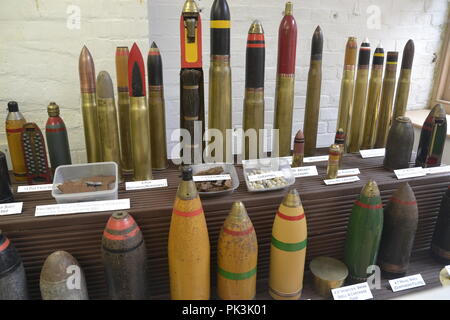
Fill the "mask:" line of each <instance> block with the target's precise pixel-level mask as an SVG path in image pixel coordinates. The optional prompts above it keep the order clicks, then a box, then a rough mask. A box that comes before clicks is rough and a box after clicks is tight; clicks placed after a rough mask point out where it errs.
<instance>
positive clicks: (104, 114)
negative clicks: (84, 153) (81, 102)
mask: <svg viewBox="0 0 450 320" xmlns="http://www.w3.org/2000/svg"><path fill="white" fill-rule="evenodd" d="M97 116H98V127H99V133H100V141H101V144H100V147H101V151H102V157H103V161H113V162H115V163H117V166H118V173H119V177H121V176H122V169H121V163H122V162H121V158H120V141H119V125H118V123H117V110H116V102H115V100H114V87H113V83H112V80H111V77H110V76H109V73H108V72H106V71H101V72H100V73H99V74H98V76H97Z"/></svg>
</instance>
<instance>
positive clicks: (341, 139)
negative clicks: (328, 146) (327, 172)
mask: <svg viewBox="0 0 450 320" xmlns="http://www.w3.org/2000/svg"><path fill="white" fill-rule="evenodd" d="M345 138H346V135H345V132H344V129H342V128H339V129H338V131H337V132H336V135H335V137H334V144H336V145H338V146H339V154H340V156H339V168H341V167H342V159H343V158H344V153H345Z"/></svg>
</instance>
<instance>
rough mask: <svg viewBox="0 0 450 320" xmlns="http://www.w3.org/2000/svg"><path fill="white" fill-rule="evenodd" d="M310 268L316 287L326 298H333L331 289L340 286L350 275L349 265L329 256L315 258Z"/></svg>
mask: <svg viewBox="0 0 450 320" xmlns="http://www.w3.org/2000/svg"><path fill="white" fill-rule="evenodd" d="M309 269H310V270H311V273H312V274H313V277H314V289H315V290H316V292H317V293H318V294H319V295H320V296H322V297H324V298H331V296H332V293H331V289H336V288H340V287H341V286H342V285H343V284H344V281H345V279H346V278H347V276H348V269H347V266H346V265H345V264H344V263H343V262H341V261H339V260H336V259H333V258H329V257H317V258H314V259H313V260H312V261H311V263H310V264H309Z"/></svg>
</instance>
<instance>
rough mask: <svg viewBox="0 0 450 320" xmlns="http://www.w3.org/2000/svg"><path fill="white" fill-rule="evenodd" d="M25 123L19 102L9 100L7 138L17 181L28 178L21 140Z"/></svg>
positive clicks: (6, 125)
mask: <svg viewBox="0 0 450 320" xmlns="http://www.w3.org/2000/svg"><path fill="white" fill-rule="evenodd" d="M25 123H26V121H25V118H24V117H23V115H22V113H20V111H19V106H18V104H17V102H15V101H10V102H8V115H7V117H6V123H5V129H6V139H7V140H8V149H9V154H10V156H11V162H12V166H13V173H14V178H15V180H16V181H26V180H27V167H26V165H25V155H24V152H23V148H22V140H21V136H22V131H23V125H24V124H25Z"/></svg>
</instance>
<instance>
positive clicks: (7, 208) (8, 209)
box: [0, 202, 23, 216]
mask: <svg viewBox="0 0 450 320" xmlns="http://www.w3.org/2000/svg"><path fill="white" fill-rule="evenodd" d="M22 208H23V202H12V203H3V204H0V216H7V215H10V214H19V213H22Z"/></svg>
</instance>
